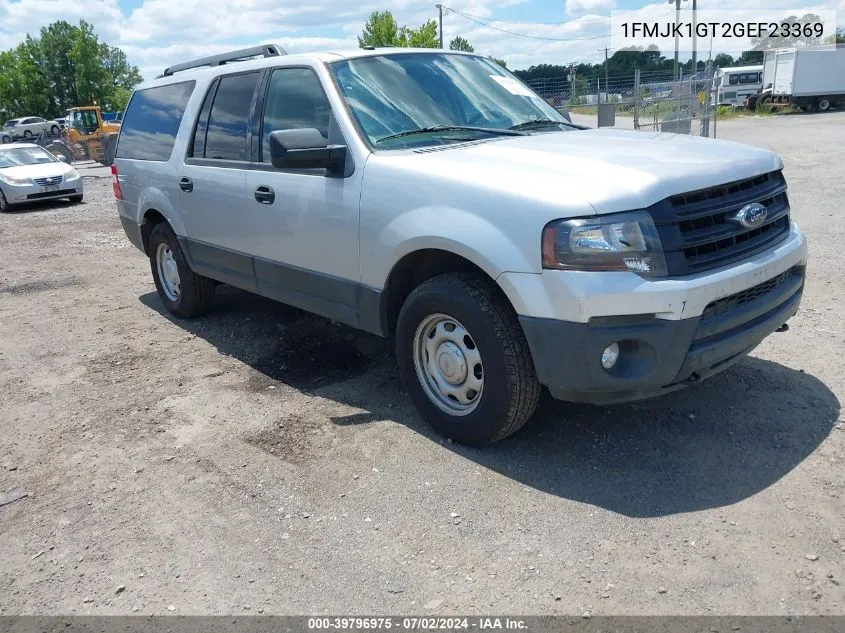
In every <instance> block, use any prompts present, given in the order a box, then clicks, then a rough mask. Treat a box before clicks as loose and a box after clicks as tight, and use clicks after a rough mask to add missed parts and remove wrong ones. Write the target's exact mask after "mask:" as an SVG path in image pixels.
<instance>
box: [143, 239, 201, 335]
mask: <svg viewBox="0 0 845 633" xmlns="http://www.w3.org/2000/svg"><path fill="white" fill-rule="evenodd" d="M149 254H150V268H151V269H152V273H153V280H154V281H155V285H156V290H158V295H159V297H161V300H162V302H163V303H164V307H165V308H167V310H168V312H170V313H172V314H174V315H176V316H178V317H183V318H188V317H194V316H199V315H201V314H205V313H206V312H208V311H209V310H210V309H211V304H212V303H213V301H214V288H215V284H214V280H212V279H209V278H208V277H203V276H202V275H197V274H195V273H194V271H193V270H191V267H190V266H189V265H188V260H187V259H186V258H185V254H184V253H183V252H182V248H181V247H180V246H179V240H177V239H176V234H175V233H174V232H173V229H171V228H170V226H169V225H167V224H165V223H163V222H162V223H161V224H157V225H156V226H155V228H153V230H152V233H150V248H149Z"/></svg>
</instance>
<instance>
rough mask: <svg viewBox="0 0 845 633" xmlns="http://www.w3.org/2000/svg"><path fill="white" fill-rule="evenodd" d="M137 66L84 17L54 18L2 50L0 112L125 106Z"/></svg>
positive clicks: (43, 112)
mask: <svg viewBox="0 0 845 633" xmlns="http://www.w3.org/2000/svg"><path fill="white" fill-rule="evenodd" d="M140 81H141V75H140V73H139V72H138V69H137V68H136V67H134V66H132V65H130V64H129V63H128V61H127V60H126V55H125V54H124V53H123V51H121V50H120V49H117V48H115V47H113V46H109V45H108V44H106V43H104V42H100V40H99V38H98V37H97V35H96V33H95V32H94V28H93V27H92V26H91V25H90V24H88V23H87V22H84V21H83V22H80V23H79V25H78V26H74V25H71V24H69V23H68V22H65V21H61V20H60V21H58V22H54V23H53V24H50V25H49V26H46V27H44V28H42V29H41V33H40V37H38V38H33V37H29V36H27V37H26V39H25V40H24V41H23V42H21V43H20V44H19V45H18V46H17V47H15V48H14V49H12V50H9V51H5V52H2V53H0V114H2V115H3V116H5V117H7V118H8V117H13V116H24V115H41V116H45V117H57V116H61V115H62V114H64V112H65V111H66V110H67V109H68V108H70V107H73V106H77V105H90V104H94V103H96V104H98V105H100V106H101V107H102V108H103V109H104V110H122V109H123V108H125V107H126V103H127V101H128V100H129V96H130V94H131V92H132V88H133V87H134V86H135V85H136V84H138V83H139V82H140Z"/></svg>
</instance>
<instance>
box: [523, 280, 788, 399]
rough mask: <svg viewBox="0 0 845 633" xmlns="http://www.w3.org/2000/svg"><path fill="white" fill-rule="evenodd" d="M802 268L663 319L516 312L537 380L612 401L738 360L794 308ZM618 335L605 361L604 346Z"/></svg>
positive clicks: (659, 390) (560, 391)
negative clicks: (615, 355)
mask: <svg viewBox="0 0 845 633" xmlns="http://www.w3.org/2000/svg"><path fill="white" fill-rule="evenodd" d="M803 288H804V268H803V267H795V268H793V269H791V270H789V271H787V272H786V273H784V274H783V275H780V276H779V277H778V278H776V279H774V280H769V281H767V282H764V283H763V284H760V285H759V286H755V287H754V288H751V289H749V290H746V291H744V292H741V293H737V294H736V295H732V296H730V297H725V298H723V299H720V300H718V301H714V302H713V303H712V304H711V305H710V306H708V308H707V309H706V310H705V313H704V314H703V315H702V316H701V317H695V318H690V319H681V320H677V321H669V320H665V319H657V318H655V317H654V315H630V316H618V317H604V318H599V319H592V320H591V322H590V323H573V322H569V321H559V320H555V319H538V318H532V317H525V316H520V317H519V320H520V323H521V324H522V328H523V331H524V332H525V336H526V338H527V339H528V345H529V347H530V348H531V354H532V357H533V359H534V366H535V368H536V370H537V375H538V377H539V379H540V382H541V383H543V384H544V385H546V386H547V387H548V388H549V390H550V391H551V393H552V395H553V396H554V397H555V398H558V399H561V400H569V401H573V402H588V403H593V404H611V403H617V402H628V401H633V400H641V399H644V398H650V397H653V396H657V395H660V394H663V393H668V392H670V391H674V390H675V389H679V388H681V387H683V386H686V385H689V384H692V383H696V382H699V381H701V380H704V379H706V378H709V377H710V376H712V375H714V374H716V373H718V372H720V371H722V370H724V369H726V368H727V367H729V366H730V365H731V364H732V363H734V362H736V361H738V360H740V359H741V358H742V357H744V356H745V355H746V354H748V353H749V352H750V351H751V350H753V349H754V348H755V347H756V346H757V345H759V344H760V343H761V342H762V341H763V339H764V338H766V337H767V336H768V335H769V334H771V333H772V332H774V331H775V330H776V329H778V328H779V327H780V326H781V325H783V324H784V323H786V321H787V320H788V319H789V318H791V317H792V316H793V315H794V314H795V313H796V312H797V311H798V306H799V304H800V302H801V296H802V293H803ZM612 343H618V344H619V348H620V354H619V359H618V361H617V362H616V364H615V365H614V366H613V367H611V368H610V369H605V368H604V367H602V364H601V355H602V351H603V350H604V349H605V348H606V347H608V346H609V345H611V344H612Z"/></svg>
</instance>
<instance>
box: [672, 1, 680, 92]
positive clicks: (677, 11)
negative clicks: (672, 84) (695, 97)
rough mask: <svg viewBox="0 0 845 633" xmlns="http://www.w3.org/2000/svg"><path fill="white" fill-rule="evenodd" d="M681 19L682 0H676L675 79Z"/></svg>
mask: <svg viewBox="0 0 845 633" xmlns="http://www.w3.org/2000/svg"><path fill="white" fill-rule="evenodd" d="M680 21H681V0H675V74H674V75H673V77H674V79H675V81H678V44H679V42H678V30H677V29H678V26H679V24H680Z"/></svg>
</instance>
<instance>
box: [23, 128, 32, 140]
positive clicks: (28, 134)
mask: <svg viewBox="0 0 845 633" xmlns="http://www.w3.org/2000/svg"><path fill="white" fill-rule="evenodd" d="M23 137H24V138H25V139H26V140H29V139H31V138H32V132H30V131H29V130H24V131H23Z"/></svg>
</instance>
